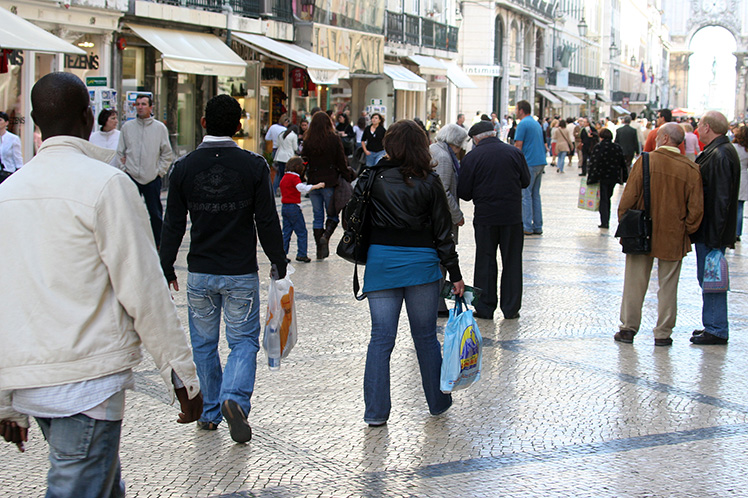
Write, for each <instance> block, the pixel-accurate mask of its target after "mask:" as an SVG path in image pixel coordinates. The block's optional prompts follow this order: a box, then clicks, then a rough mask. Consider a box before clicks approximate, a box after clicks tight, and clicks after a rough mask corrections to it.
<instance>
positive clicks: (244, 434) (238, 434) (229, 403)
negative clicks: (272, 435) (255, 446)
mask: <svg viewBox="0 0 748 498" xmlns="http://www.w3.org/2000/svg"><path fill="white" fill-rule="evenodd" d="M221 414H222V415H223V418H225V419H226V423H227V424H229V432H230V433H231V439H233V440H234V441H236V442H237V443H246V442H248V441H249V440H250V439H252V428H251V427H250V426H249V422H247V416H246V415H244V412H243V411H242V408H241V406H239V403H237V402H236V401H234V400H233V399H227V400H226V401H224V402H223V404H222V405H221Z"/></svg>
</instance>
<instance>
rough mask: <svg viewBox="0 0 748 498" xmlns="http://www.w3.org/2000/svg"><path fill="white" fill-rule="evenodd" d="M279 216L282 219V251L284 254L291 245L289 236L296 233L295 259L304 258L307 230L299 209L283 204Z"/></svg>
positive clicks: (292, 205) (293, 205)
mask: <svg viewBox="0 0 748 498" xmlns="http://www.w3.org/2000/svg"><path fill="white" fill-rule="evenodd" d="M281 216H282V217H283V249H285V251H286V254H288V250H289V245H290V243H291V234H292V233H293V232H296V245H297V250H296V257H300V258H303V257H306V249H307V229H306V223H305V222H304V213H302V212H301V207H300V206H299V205H298V204H283V206H281Z"/></svg>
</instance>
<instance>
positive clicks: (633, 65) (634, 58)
mask: <svg viewBox="0 0 748 498" xmlns="http://www.w3.org/2000/svg"><path fill="white" fill-rule="evenodd" d="M631 67H636V57H634V56H633V55H632V56H631Z"/></svg>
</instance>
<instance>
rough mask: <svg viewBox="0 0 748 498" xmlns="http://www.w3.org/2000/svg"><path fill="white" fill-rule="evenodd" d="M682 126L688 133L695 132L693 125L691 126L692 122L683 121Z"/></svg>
mask: <svg viewBox="0 0 748 498" xmlns="http://www.w3.org/2000/svg"><path fill="white" fill-rule="evenodd" d="M680 126H681V128H683V131H685V132H686V133H693V126H691V125H690V124H688V123H681V124H680Z"/></svg>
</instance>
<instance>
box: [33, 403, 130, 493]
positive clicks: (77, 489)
mask: <svg viewBox="0 0 748 498" xmlns="http://www.w3.org/2000/svg"><path fill="white" fill-rule="evenodd" d="M36 422H37V423H38V424H39V427H40V428H41V430H42V433H43V434H44V438H45V439H46V440H47V443H48V444H49V463H50V468H49V472H48V473H47V494H46V497H47V498H63V497H73V496H75V497H76V498H78V497H80V498H121V497H124V496H125V483H124V482H123V481H122V473H121V466H120V460H119V441H120V434H121V432H122V421H121V420H117V421H108V420H94V419H92V418H90V417H87V416H86V415H83V414H80V413H79V414H77V415H73V416H70V417H64V418H37V419H36Z"/></svg>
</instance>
